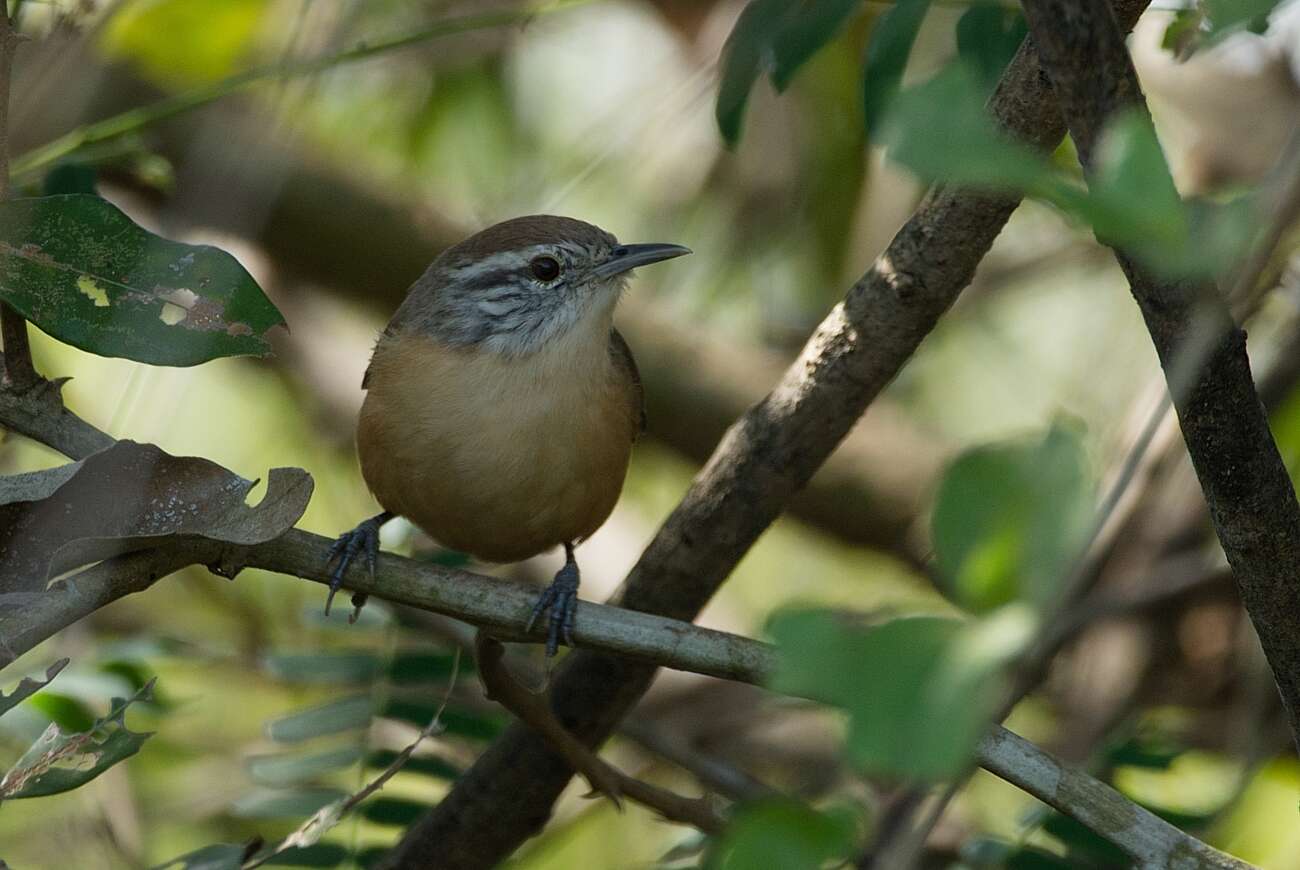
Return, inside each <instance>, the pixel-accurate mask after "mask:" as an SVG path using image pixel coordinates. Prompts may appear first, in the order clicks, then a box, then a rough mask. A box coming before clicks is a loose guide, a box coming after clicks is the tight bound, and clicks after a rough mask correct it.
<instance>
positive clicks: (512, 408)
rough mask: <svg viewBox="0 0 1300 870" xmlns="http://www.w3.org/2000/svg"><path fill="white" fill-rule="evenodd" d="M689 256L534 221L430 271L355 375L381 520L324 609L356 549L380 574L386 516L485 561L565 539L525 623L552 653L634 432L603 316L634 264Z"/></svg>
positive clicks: (365, 531)
mask: <svg viewBox="0 0 1300 870" xmlns="http://www.w3.org/2000/svg"><path fill="white" fill-rule="evenodd" d="M689 253H690V251H689V250H688V249H687V248H684V247H681V246H680V245H666V244H649V245H622V244H619V242H618V240H617V239H615V238H614V237H613V236H612V235H610V234H609V233H607V232H605V231H604V230H601V229H599V228H598V227H594V226H592V225H591V224H587V223H583V222H582V221H578V220H574V219H572V218H565V217H554V216H551V215H535V216H530V217H520V218H515V219H513V220H508V221H505V222H503V223H499V224H496V225H495V226H492V227H489V228H487V229H485V230H483V231H482V232H480V233H478V234H476V235H473V236H471V237H469V238H468V239H466V240H465V241H463V242H461V243H459V244H457V245H455V246H453V247H451V248H448V249H447V250H446V251H444V252H443V253H442V254H441V255H440V256H439V257H438V258H437V259H435V260H434V261H433V263H432V264H431V265H430V266H429V268H428V269H427V270H426V271H425V273H424V274H423V275H422V276H421V277H420V278H419V280H417V281H416V282H415V284H414V285H412V287H411V289H410V290H409V291H408V293H407V296H406V299H405V301H404V302H403V303H402V305H401V307H399V308H398V309H397V313H396V314H394V315H393V319H392V320H391V321H390V322H389V324H388V326H387V327H386V328H385V329H384V331H383V333H382V335H380V337H379V341H378V343H377V344H376V346H375V350H374V355H373V356H372V357H371V360H370V367H369V368H368V369H367V370H366V374H365V378H364V379H363V380H362V387H363V388H364V389H365V390H366V398H365V402H364V404H363V405H362V407H361V418H360V421H359V423H358V426H357V452H358V454H359V456H360V460H361V471H362V475H363V476H364V477H365V480H366V484H367V485H368V486H369V487H370V490H371V492H373V493H374V496H375V498H376V500H378V502H379V504H380V506H381V507H383V509H384V512H383V513H381V514H379V515H378V516H375V517H372V518H371V519H369V520H366V521H365V522H363V523H361V525H359V526H357V528H356V529H354V530H353V531H351V532H348V533H346V534H344V535H342V536H341V537H340V538H339V539H338V541H337V542H336V543H335V545H334V548H333V550H332V551H331V554H330V559H331V564H333V565H334V569H333V571H332V573H331V584H330V599H331V600H332V598H333V596H334V593H335V592H336V591H337V590H338V588H339V587H340V586H341V585H342V581H343V578H344V575H345V574H346V572H347V569H348V565H349V563H350V562H351V561H352V560H353V559H354V558H355V557H356V556H357V555H358V554H363V555H364V558H365V561H366V564H367V567H368V568H369V569H370V570H371V571H372V572H373V570H374V563H375V558H376V553H377V551H378V531H379V526H380V525H382V524H383V523H384V522H385V521H387V520H389V519H391V518H392V517H394V516H404V517H406V518H407V519H409V520H410V521H411V522H412V523H414V524H415V525H416V526H418V527H419V528H420V529H422V530H424V531H425V532H426V533H428V534H429V536H430V537H432V538H433V539H434V540H436V541H438V542H439V543H441V544H444V545H445V546H447V547H450V548H452V549H454V550H459V551H461V552H464V553H468V554H470V555H472V556H475V557H477V558H479V559H481V560H484V561H487V562H515V561H519V560H522V559H526V558H528V557H529V556H534V555H536V554H538V553H541V552H544V551H546V550H549V549H551V548H552V547H556V546H560V545H562V546H563V547H564V549H565V556H566V558H565V564H564V567H563V568H561V569H560V572H559V573H558V574H556V576H555V581H554V582H553V583H552V584H551V586H550V587H549V588H548V589H547V590H546V592H545V593H544V594H543V595H542V596H541V598H540V599H539V600H538V602H537V606H536V608H535V609H534V612H533V619H536V618H537V617H538V616H539V615H540V614H541V613H543V612H544V611H546V610H548V609H549V610H550V616H549V622H548V633H547V654H548V655H553V654H554V653H555V650H556V648H557V646H558V644H559V640H560V637H561V636H562V635H563V637H564V639H565V640H566V641H568V642H569V643H570V644H572V637H571V635H572V629H573V616H574V609H575V606H576V604H577V589H578V567H577V563H576V562H575V561H574V555H573V548H574V546H575V545H576V544H578V543H579V542H581V541H582V540H584V539H586V538H587V537H589V536H590V535H591V534H592V533H593V532H595V531H596V529H598V528H599V527H600V526H601V524H603V523H604V522H605V520H606V519H607V518H608V517H609V515H610V512H611V511H613V509H614V503H615V502H616V501H618V496H619V493H620V491H621V490H622V488H623V479H624V477H625V476H626V473H627V466H628V459H629V457H630V455H631V451H632V444H633V442H634V441H635V440H636V438H637V435H638V434H639V433H640V431H641V429H642V428H643V425H644V409H643V403H642V394H641V383H640V378H639V377H638V375H637V369H636V363H635V362H634V361H633V359H632V353H631V351H630V350H629V349H628V346H627V343H626V342H625V341H624V340H623V337H622V336H621V335H619V333H618V331H617V330H616V329H614V326H613V317H614V307H615V305H616V304H617V303H618V298H619V295H620V294H621V293H622V291H623V288H624V286H625V285H626V283H627V278H628V273H629V272H630V271H631V270H632V269H634V268H636V267H637V266H644V265H648V264H650V263H657V262H659V261H661V260H667V259H669V258H672V257H680V256H682V255H683V254H689ZM353 601H354V603H355V604H356V605H357V607H358V608H359V607H360V605H361V604H362V603H363V602H364V596H358V597H354V599H353ZM328 608H329V603H328V602H327V603H326V609H327V610H328ZM530 625H531V621H530Z"/></svg>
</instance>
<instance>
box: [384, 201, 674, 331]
mask: <svg viewBox="0 0 1300 870" xmlns="http://www.w3.org/2000/svg"><path fill="white" fill-rule="evenodd" d="M689 253H690V250H689V249H688V248H684V247H682V246H681V245H668V244H643V245H624V244H620V243H619V241H618V240H617V239H615V238H614V237H613V236H612V235H610V234H609V233H607V232H605V231H604V230H602V229H600V228H599V227H595V226H592V225H591V224H588V223H584V222H582V221H579V220H574V219H573V218H566V217H556V216H553V215H531V216H528V217H519V218H514V219H512V220H508V221H503V222H502V223H499V224H496V225H494V226H491V227H488V228H487V229H485V230H483V231H482V232H479V233H477V234H475V235H473V236H470V237H469V238H468V239H466V240H465V241H463V242H461V243H459V244H457V245H454V246H452V247H450V248H448V249H447V250H446V251H444V252H443V253H442V254H441V255H440V256H439V257H438V258H437V259H436V260H434V261H433V263H432V265H430V266H429V268H428V270H427V271H426V272H425V273H424V275H423V276H421V277H420V279H419V280H418V281H417V282H416V283H415V286H414V287H412V288H411V293H410V295H409V296H407V299H406V301H405V302H404V303H403V304H402V308H401V309H399V311H398V314H397V316H396V317H395V318H394V325H395V326H400V327H401V328H414V329H418V330H420V331H422V332H425V333H426V334H429V335H432V336H433V337H435V338H437V339H439V340H440V341H444V342H447V343H449V344H453V345H457V346H465V347H471V346H472V347H476V348H478V349H482V350H486V351H490V352H493V353H499V354H502V355H505V356H523V355H526V354H529V353H533V352H535V351H537V350H540V349H541V348H542V347H544V346H545V345H546V344H547V342H550V341H552V340H554V339H556V338H559V337H561V336H563V335H565V334H567V333H569V332H570V331H571V330H573V329H574V328H575V327H577V326H578V325H579V324H583V323H587V324H588V325H593V326H597V327H601V326H603V327H605V328H606V331H607V327H608V322H609V319H610V318H611V317H612V316H613V311H614V306H615V304H616V303H617V302H618V297H619V294H620V293H621V291H622V289H623V287H624V285H625V283H626V281H627V277H628V273H629V272H630V271H631V270H632V269H635V268H636V267H637V266H645V265H648V264H650V263H657V262H659V261H661V260H667V259H671V258H672V257H680V256H682V255H683V254H689ZM593 319H595V322H593ZM600 321H603V323H602V322H600Z"/></svg>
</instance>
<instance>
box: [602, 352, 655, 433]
mask: <svg viewBox="0 0 1300 870" xmlns="http://www.w3.org/2000/svg"><path fill="white" fill-rule="evenodd" d="M609 355H610V358H611V359H613V361H614V366H615V367H616V368H617V369H618V370H619V371H621V372H623V373H624V374H625V375H627V378H628V380H629V381H631V382H632V389H631V391H630V394H631V401H630V403H629V408H628V410H629V411H630V412H631V414H632V424H633V426H634V427H635V428H634V429H633V431H634V432H636V433H637V434H640V433H642V432H644V431H645V427H646V416H645V390H644V389H643V388H642V386H641V373H640V372H639V371H637V368H636V360H635V359H633V358H632V348H630V347H628V346H627V339H625V338H623V336H622V334H621V333H620V332H619V331H618V330H617V329H611V330H610V331H609Z"/></svg>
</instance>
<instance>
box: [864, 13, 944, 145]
mask: <svg viewBox="0 0 1300 870" xmlns="http://www.w3.org/2000/svg"><path fill="white" fill-rule="evenodd" d="M929 9H930V0H896V2H895V3H894V5H893V6H891V7H890V8H889V9H887V10H885V12H884V14H882V15H881V16H880V19H879V20H878V21H877V22H876V26H875V28H874V29H873V30H872V32H871V41H870V42H868V43H867V60H866V65H865V67H864V69H863V82H864V86H863V92H862V100H863V102H862V105H863V111H864V115H863V121H864V123H865V124H866V125H867V132H868V133H872V134H874V133H875V132H876V127H877V124H878V123H879V121H880V120H881V119H882V118H883V117H884V114H885V110H886V109H888V108H889V106H890V104H891V103H892V102H893V100H894V98H895V97H896V96H897V95H898V90H899V86H900V85H901V84H902V81H903V70H904V69H905V68H906V67H907V58H908V55H910V54H911V53H912V44H913V43H914V42H916V34H917V32H918V31H920V29H921V22H922V21H923V20H925V13H926V12H928V11H929Z"/></svg>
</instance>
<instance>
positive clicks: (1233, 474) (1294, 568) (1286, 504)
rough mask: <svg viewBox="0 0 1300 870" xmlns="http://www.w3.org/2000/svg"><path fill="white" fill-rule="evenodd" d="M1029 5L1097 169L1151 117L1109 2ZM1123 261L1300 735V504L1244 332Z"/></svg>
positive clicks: (1078, 137) (1030, 0)
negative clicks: (1134, 121)
mask: <svg viewBox="0 0 1300 870" xmlns="http://www.w3.org/2000/svg"><path fill="white" fill-rule="evenodd" d="M1024 7H1025V14H1026V17H1027V18H1028V20H1029V25H1030V32H1031V34H1032V37H1033V39H1034V41H1035V42H1036V43H1037V44H1038V46H1039V50H1040V52H1041V54H1042V58H1043V65H1044V68H1045V69H1046V71H1047V74H1048V77H1049V79H1050V80H1051V83H1052V87H1053V89H1054V90H1055V91H1056V93H1057V96H1058V100H1059V102H1060V105H1061V108H1062V111H1063V112H1064V114H1065V117H1066V120H1067V122H1068V124H1069V127H1070V133H1071V135H1072V137H1073V138H1074V142H1075V145H1076V147H1077V148H1078V152H1079V158H1080V160H1081V161H1082V162H1083V165H1084V168H1085V171H1090V170H1091V168H1092V165H1093V158H1094V155H1095V153H1096V148H1097V144H1098V140H1099V136H1100V135H1101V133H1102V130H1103V128H1104V127H1105V125H1106V123H1107V122H1108V121H1109V120H1110V119H1112V118H1113V117H1115V116H1116V115H1117V114H1118V113H1120V112H1124V111H1139V112H1143V113H1145V112H1146V103H1145V100H1144V99H1143V97H1142V92H1141V89H1140V88H1139V86H1138V80H1137V75H1136V73H1135V72H1134V70H1133V65H1132V62H1131V61H1130V59H1129V55H1128V51H1127V50H1126V48H1125V46H1124V41H1123V33H1122V31H1121V29H1120V27H1119V25H1118V24H1117V23H1116V21H1115V19H1114V17H1113V16H1112V15H1111V12H1110V10H1109V9H1108V8H1107V6H1106V4H1105V3H1104V2H1103V0H1024ZM1116 257H1117V259H1118V260H1119V263H1120V266H1121V267H1122V268H1123V270H1124V273H1125V274H1126V275H1127V276H1128V279H1129V283H1130V285H1131V287H1132V291H1133V296H1134V298H1135V299H1136V300H1137V303H1138V306H1139V307H1140V308H1141V310H1142V316H1143V318H1144V319H1145V320H1146V324H1147V329H1148V330H1149V332H1150V333H1151V340H1152V342H1153V343H1154V344H1155V348H1156V351H1157V353H1158V354H1159V357H1160V362H1161V365H1162V366H1163V367H1164V369H1165V372H1166V376H1167V377H1168V378H1169V379H1170V392H1171V394H1172V396H1173V400H1174V406H1175V409H1176V410H1177V412H1178V421H1179V423H1180V425H1181V426H1182V430H1183V438H1184V440H1185V441H1186V443H1187V452H1188V453H1189V454H1190V455H1191V459H1192V464H1193V466H1194V467H1195V468H1196V475H1197V477H1198V478H1199V480H1200V483H1201V489H1202V491H1203V492H1204V493H1205V500H1206V502H1207V503H1208V504H1209V508H1210V517H1211V520H1212V521H1213V523H1214V529H1215V532H1216V533H1217V534H1218V537H1219V543H1220V544H1221V545H1222V546H1223V550H1224V553H1225V554H1226V555H1227V557H1228V562H1229V564H1230V565H1231V566H1232V569H1233V574H1234V576H1235V577H1236V580H1237V586H1238V588H1239V589H1240V591H1241V597H1242V602H1243V603H1244V604H1245V606H1246V610H1247V612H1248V613H1249V615H1250V618H1251V622H1252V623H1253V624H1254V626H1255V630H1256V632H1258V634H1259V638H1260V642H1261V644H1262V645H1263V647H1264V652H1265V654H1266V655H1267V657H1268V662H1269V665H1270V666H1271V667H1272V669H1273V676H1274V679H1275V680H1276V681H1277V685H1278V689H1279V690H1280V692H1281V695H1282V703H1283V705H1284V706H1285V707H1286V710H1287V715H1288V717H1289V720H1290V723H1291V728H1292V732H1293V734H1294V735H1296V736H1297V737H1298V738H1300V579H1298V578H1300V504H1298V503H1297V502H1296V496H1295V490H1294V489H1293V488H1292V485H1291V479H1290V477H1289V475H1288V474H1287V470H1286V467H1285V466H1284V465H1283V463H1282V457H1281V455H1280V454H1279V453H1278V450H1277V445H1276V444H1275V443H1274V441H1273V435H1272V432H1270V431H1269V427H1268V418H1267V416H1266V414H1265V412H1264V407H1263V405H1262V404H1261V403H1260V400H1259V397H1258V395H1257V394H1256V391H1255V384H1254V381H1253V380H1252V378H1251V372H1250V362H1249V360H1248V359H1247V357H1246V336H1245V333H1244V332H1242V330H1241V329H1240V328H1238V327H1237V325H1236V324H1235V323H1234V322H1233V321H1232V318H1231V316H1230V314H1229V312H1228V308H1227V305H1226V304H1225V303H1224V301H1223V299H1222V297H1221V296H1219V294H1218V293H1217V291H1216V289H1215V288H1214V287H1213V286H1212V285H1209V284H1206V285H1198V284H1195V283H1192V282H1186V281H1171V280H1162V279H1160V278H1159V277H1157V276H1155V275H1153V274H1152V273H1151V272H1150V271H1149V270H1148V269H1146V268H1144V267H1143V266H1141V265H1139V264H1137V263H1136V262H1134V260H1133V259H1132V258H1130V257H1129V256H1127V255H1126V254H1125V253H1124V252H1123V251H1117V252H1116ZM1207 336H1208V341H1207ZM1189 356H1190V357H1191V359H1190V360H1189ZM1189 362H1190V363H1191V364H1193V366H1194V376H1193V377H1192V378H1190V383H1188V384H1186V385H1184V384H1181V383H1179V382H1178V381H1180V380H1181V378H1180V377H1178V373H1179V372H1180V371H1181V370H1182V369H1183V368H1185V367H1186V366H1187V365H1188V364H1189Z"/></svg>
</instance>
